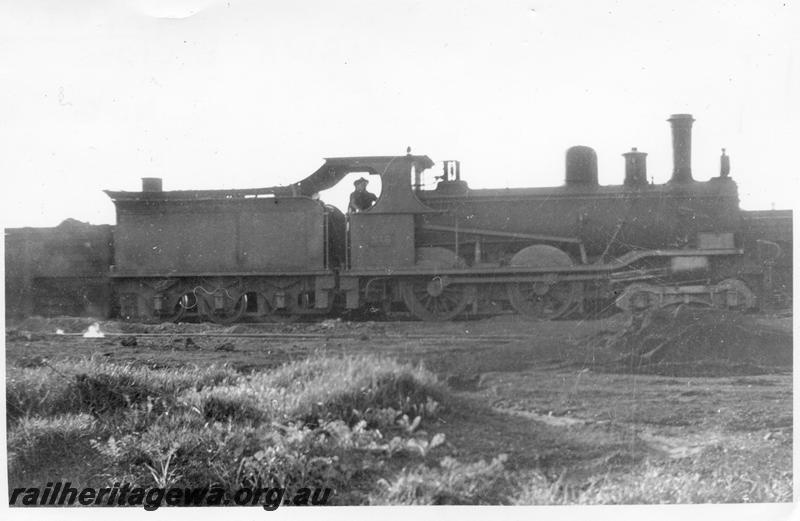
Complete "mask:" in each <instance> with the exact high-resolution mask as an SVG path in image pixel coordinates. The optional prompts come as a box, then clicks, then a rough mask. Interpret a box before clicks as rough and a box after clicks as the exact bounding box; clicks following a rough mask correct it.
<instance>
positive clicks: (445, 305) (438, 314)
mask: <svg viewBox="0 0 800 521" xmlns="http://www.w3.org/2000/svg"><path fill="white" fill-rule="evenodd" d="M400 292H401V294H402V296H403V302H405V304H406V307H408V310H409V311H411V313H412V314H413V315H414V316H415V317H417V318H419V319H421V320H427V321H443V320H450V319H452V318H455V317H456V316H457V315H459V314H460V313H461V312H462V311H464V309H465V308H466V307H467V305H468V304H469V301H470V298H469V291H467V287H466V286H448V285H445V284H444V281H443V280H442V279H441V278H440V277H434V278H432V279H431V280H430V281H427V282H426V281H423V280H416V281H408V282H403V283H401V285H400Z"/></svg>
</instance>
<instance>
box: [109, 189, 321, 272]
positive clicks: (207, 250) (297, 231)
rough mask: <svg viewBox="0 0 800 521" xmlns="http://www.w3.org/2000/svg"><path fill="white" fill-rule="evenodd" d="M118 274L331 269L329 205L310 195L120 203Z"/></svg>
mask: <svg viewBox="0 0 800 521" xmlns="http://www.w3.org/2000/svg"><path fill="white" fill-rule="evenodd" d="M117 222H118V225H117V229H116V234H115V240H116V257H115V263H116V269H117V272H118V273H124V274H131V275H136V274H145V275H157V274H158V275H170V274H185V273H194V274H202V273H238V272H275V271H282V270H285V271H302V270H319V269H323V268H324V267H325V266H324V262H325V244H324V208H323V206H322V205H321V204H320V203H318V202H316V201H312V200H311V199H307V198H288V199H283V198H274V199H273V198H265V199H239V200H198V201H187V200H142V201H117Z"/></svg>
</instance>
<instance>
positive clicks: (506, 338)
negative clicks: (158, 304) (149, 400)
mask: <svg viewBox="0 0 800 521" xmlns="http://www.w3.org/2000/svg"><path fill="white" fill-rule="evenodd" d="M18 334H20V335H35V336H45V337H50V338H62V337H66V338H85V339H88V340H92V339H97V340H102V339H108V338H125V337H137V338H188V337H192V338H224V339H236V338H255V339H258V338H263V339H279V340H292V339H296V340H325V341H329V340H360V339H364V337H367V338H368V339H369V340H371V341H376V340H378V341H387V342H397V341H403V340H422V341H426V340H428V341H458V342H463V341H468V342H513V341H516V340H528V339H531V338H533V337H534V335H470V334H464V335H457V334H450V335H442V334H435V335H425V334H418V333H417V334H407V335H385V334H369V333H367V332H362V333H351V334H341V333H329V334H328V333H202V332H200V333H198V332H195V333H191V332H186V333H132V332H131V333H126V332H113V333H111V332H103V335H102V336H85V333H49V332H48V333H39V332H28V331H19V332H18Z"/></svg>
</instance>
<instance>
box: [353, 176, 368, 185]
mask: <svg viewBox="0 0 800 521" xmlns="http://www.w3.org/2000/svg"><path fill="white" fill-rule="evenodd" d="M359 183H364V184H365V185H366V184H369V181H367V180H366V179H364V178H363V177H362V178H360V179H356V180H355V181H353V184H354V185H356V186H358V184H359Z"/></svg>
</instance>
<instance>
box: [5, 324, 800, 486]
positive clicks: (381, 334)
mask: <svg viewBox="0 0 800 521" xmlns="http://www.w3.org/2000/svg"><path fill="white" fill-rule="evenodd" d="M749 320H752V321H754V322H753V323H756V324H758V326H759V327H763V328H764V331H768V334H765V336H764V338H765V339H766V340H765V341H766V342H773V343H774V342H776V341H775V340H774V338H779V339H780V338H782V339H783V340H782V341H777V342H779V343H780V342H783V343H782V344H781V345H776V346H772V348H774V349H776V350H779V351H780V352H781V353H783V355H785V356H784V357H783V358H780V357H779V358H778V359H777V360H779V362H780V363H776V362H775V360H772V363H771V365H770V361H769V360H767V361H766V362H765V361H763V360H761V361H760V362H759V364H756V365H753V364H749V365H745V366H744V369H742V367H743V366H742V364H741V363H740V362H741V360H731V361H730V363H731V367H732V368H733V369H732V370H731V371H729V372H727V373H726V371H725V370H715V371H713V372H712V373H710V374H715V376H664V375H659V374H643V372H642V371H635V370H621V369H625V368H624V367H619V366H615V365H614V363H616V362H619V360H621V358H620V353H616V352H612V351H610V350H609V348H608V345H609V341H608V339H609V338H619V337H620V334H621V332H624V330H625V328H626V327H630V322H629V319H626V318H625V317H624V316H622V315H617V316H613V317H611V318H608V319H603V320H582V321H556V322H537V323H533V322H529V321H526V320H523V319H521V318H519V317H517V316H501V317H495V318H491V319H485V320H478V321H469V322H450V323H445V324H438V323H436V324H432V323H421V322H404V321H390V322H346V321H341V320H326V321H323V322H315V323H293V324H240V325H235V326H231V327H227V328H226V327H223V326H216V325H210V324H165V325H158V326H151V325H150V326H148V325H140V324H126V323H121V322H101V323H100V327H101V329H102V330H103V331H104V332H106V333H108V334H109V336H106V337H105V338H82V337H79V336H66V335H65V336H54V335H52V333H55V330H56V329H61V330H63V331H64V333H67V334H69V333H79V332H83V331H85V330H86V328H87V326H88V325H89V324H90V323H91V322H92V321H91V320H90V319H67V318H64V319H27V320H25V321H22V322H9V323H7V333H6V361H7V365H8V367H9V370H13V367H14V366H25V365H26V364H28V363H30V364H34V363H35V364H38V363H40V361H41V359H42V358H46V359H48V360H57V359H63V358H75V357H102V358H103V359H105V360H108V361H114V362H134V363H140V364H146V365H148V366H151V367H174V366H183V365H187V364H198V365H208V364H223V363H224V364H230V365H232V366H234V367H236V368H238V369H240V370H243V371H249V370H258V369H265V368H270V367H275V366H277V365H280V364H282V363H284V362H286V361H289V360H293V359H298V358H305V357H308V356H318V355H322V354H339V353H347V354H357V353H363V352H370V353H381V354H385V355H386V356H390V357H395V358H398V359H400V360H402V361H410V362H414V363H423V364H424V365H425V367H427V368H428V369H430V370H432V371H434V372H435V373H437V374H438V375H439V376H440V377H441V379H442V380H443V381H445V382H446V383H447V384H448V385H449V387H450V388H452V389H453V390H454V392H455V393H456V394H457V395H458V396H460V397H463V398H464V400H465V401H466V402H469V403H472V404H477V405H476V406H475V407H471V408H469V410H468V412H467V411H465V412H464V414H457V413H456V414H454V415H452V419H451V420H450V421H448V422H447V423H446V424H445V423H442V424H441V425H440V426H439V429H438V430H439V431H441V432H444V433H445V434H446V437H447V440H448V444H447V446H446V450H448V451H449V452H450V453H451V454H453V455H456V456H457V457H458V458H459V459H464V460H467V461H469V460H479V459H491V458H493V457H495V456H497V455H498V454H502V453H504V454H507V455H508V456H509V457H508V465H509V467H511V468H512V469H515V470H517V471H520V472H523V473H524V472H525V471H526V470H538V471H540V472H543V473H544V474H545V475H547V476H549V477H551V478H553V479H556V480H557V482H558V483H561V484H562V485H561V486H563V487H567V488H569V487H574V488H575V490H576V491H580V490H581V489H585V488H586V487H587V486H590V485H591V484H592V483H593V482H594V481H595V480H597V479H598V476H602V477H603V479H606V480H608V479H614V478H615V477H618V478H620V479H625V477H626V476H628V477H630V476H636V475H637V473H642V472H644V471H645V469H647V468H652V466H653V465H655V466H658V468H660V469H679V470H680V471H681V472H696V473H697V474H698V475H699V476H700V478H699V479H702V477H703V476H710V475H712V474H714V473H715V472H719V471H720V469H726V470H727V471H729V473H730V474H731V475H733V476H740V479H741V480H744V481H743V482H742V483H744V485H743V484H742V483H736V484H735V486H737V487H739V488H737V490H741V491H743V492H736V494H737V495H735V497H732V498H730V500H733V501H748V500H750V498H748V497H747V490H748V487H749V485H747V483H749V482H752V483H754V485H753V487H754V488H755V486H756V485H755V484H756V483H758V482H759V480H761V482H763V481H764V480H770V481H771V482H777V483H779V485H780V486H781V487H785V491H788V492H784V493H783V494H782V495H781V497H782V499H783V500H788V499H790V498H791V496H790V494H791V484H792V374H791V371H792V366H791V351H792V348H791V334H792V319H791V317H789V318H785V317H784V318H780V317H769V316H760V317H750V318H749ZM148 333H149V334H153V333H158V334H160V335H163V336H147V334H148ZM261 333H267V334H270V335H273V336H271V337H268V338H257V337H248V336H246V335H248V334H250V335H255V334H261ZM225 334H227V335H239V336H229V337H224V336H209V335H225ZM112 335H113V336H112ZM288 335H297V336H288ZM303 335H304V336H303ZM615 335H616V336H615ZM787 338H788V348H787V347H786V339H787ZM759 347H762V348H770V346H766V347H765V346H759ZM787 349H788V352H787ZM787 360H788V362H787ZM615 367H616V369H615ZM753 367H756V370H748V368H750V369H752V368H753ZM628 369H630V368H628ZM717 369H719V368H717ZM723 369H724V368H723ZM731 486H732V487H734V484H732V485H731ZM786 493H788V494H789V497H788V498H786V496H785V494H786ZM773 500H775V499H773Z"/></svg>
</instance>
